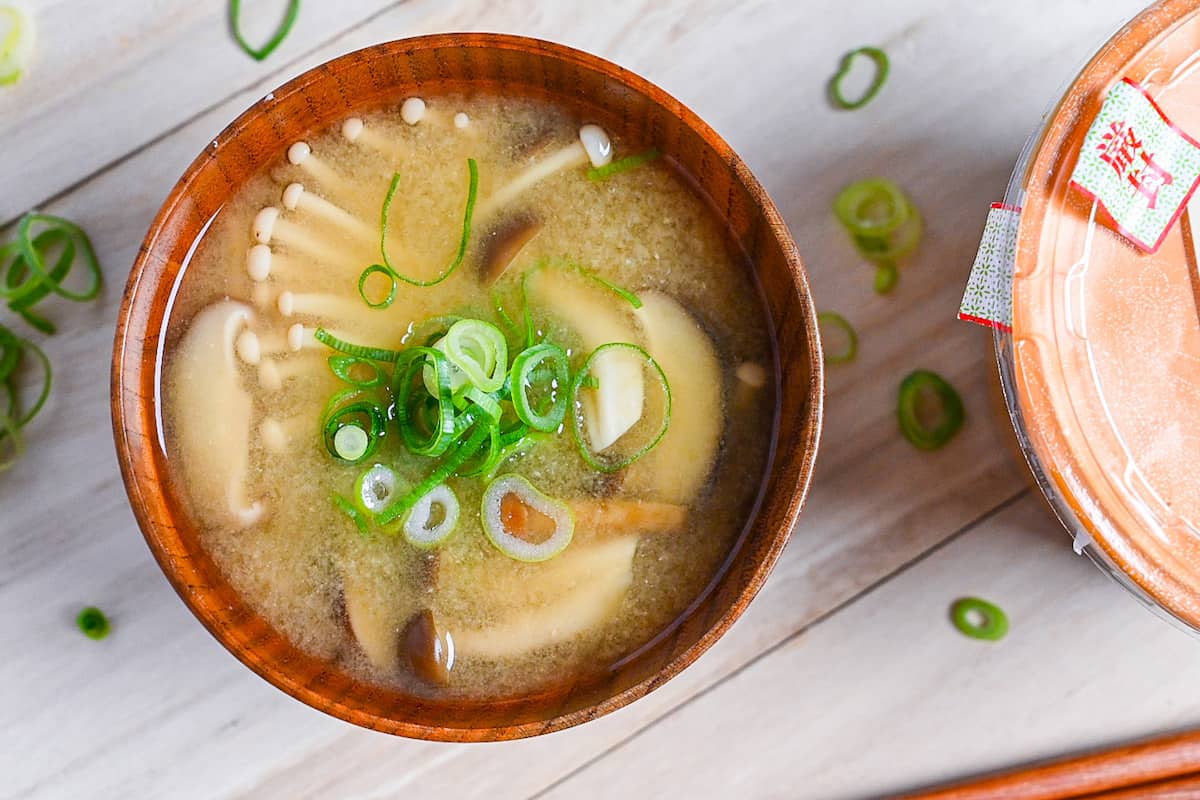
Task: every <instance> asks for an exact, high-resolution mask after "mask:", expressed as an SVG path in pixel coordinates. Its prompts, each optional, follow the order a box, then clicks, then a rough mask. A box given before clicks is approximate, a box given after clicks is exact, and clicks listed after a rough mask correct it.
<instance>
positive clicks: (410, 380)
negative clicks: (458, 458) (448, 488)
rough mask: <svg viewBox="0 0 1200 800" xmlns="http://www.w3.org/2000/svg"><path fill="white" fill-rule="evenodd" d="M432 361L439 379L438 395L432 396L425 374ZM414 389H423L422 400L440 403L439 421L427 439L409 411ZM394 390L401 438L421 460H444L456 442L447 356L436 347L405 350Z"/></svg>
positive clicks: (398, 363) (397, 368)
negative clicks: (427, 397)
mask: <svg viewBox="0 0 1200 800" xmlns="http://www.w3.org/2000/svg"><path fill="white" fill-rule="evenodd" d="M430 361H432V364H433V368H434V374H435V375H436V376H437V389H438V391H437V394H436V395H430V394H429V391H428V389H426V388H425V378H424V372H425V367H426V366H427V365H429V363H430ZM414 385H417V386H420V387H421V388H420V391H419V393H418V397H420V396H421V395H425V396H432V397H433V399H434V400H435V401H436V402H437V418H436V420H435V421H434V423H433V425H432V426H431V430H430V431H429V434H428V436H426V437H424V438H422V437H421V435H420V432H419V431H418V430H417V429H416V426H415V424H414V418H413V416H412V411H411V410H410V409H409V399H410V398H411V397H412V395H413V386H414ZM393 390H394V394H395V397H396V406H395V407H396V422H397V424H398V425H399V426H400V436H401V438H403V439H404V444H405V446H406V447H408V449H409V451H410V452H411V453H413V454H414V455H420V456H440V455H442V454H443V453H445V452H446V451H447V450H448V449H450V445H451V444H453V443H454V440H455V438H456V437H455V427H454V397H453V394H452V393H451V390H450V362H449V361H448V360H447V359H446V355H445V353H443V352H442V351H441V350H438V349H436V348H433V347H410V348H409V349H407V350H405V351H404V352H403V354H402V357H401V360H400V361H399V362H397V364H396V373H395V379H394V384H393Z"/></svg>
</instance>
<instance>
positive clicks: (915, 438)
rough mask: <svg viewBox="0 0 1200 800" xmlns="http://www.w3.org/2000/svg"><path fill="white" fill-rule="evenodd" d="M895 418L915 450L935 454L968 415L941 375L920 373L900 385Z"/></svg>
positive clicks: (959, 399) (910, 376)
mask: <svg viewBox="0 0 1200 800" xmlns="http://www.w3.org/2000/svg"><path fill="white" fill-rule="evenodd" d="M896 416H897V418H898V419H899V421H900V431H901V432H902V433H903V434H904V438H906V439H908V441H909V442H911V443H912V445H913V447H916V448H918V449H920V450H936V449H938V448H939V447H942V446H943V445H945V444H946V442H948V441H950V440H951V439H952V438H954V434H956V433H958V431H959V429H960V428H961V427H962V424H963V419H964V418H965V416H966V412H965V411H964V410H963V402H962V398H961V397H959V394H958V392H956V391H955V390H954V387H953V386H951V385H950V384H949V383H947V382H946V381H945V379H943V378H942V376H941V375H938V374H937V373H936V372H930V371H929V370H917V371H916V372H913V373H912V374H910V375H909V376H908V377H906V378H905V379H904V381H903V382H902V383H901V384H900V396H899V401H898V402H897V405H896Z"/></svg>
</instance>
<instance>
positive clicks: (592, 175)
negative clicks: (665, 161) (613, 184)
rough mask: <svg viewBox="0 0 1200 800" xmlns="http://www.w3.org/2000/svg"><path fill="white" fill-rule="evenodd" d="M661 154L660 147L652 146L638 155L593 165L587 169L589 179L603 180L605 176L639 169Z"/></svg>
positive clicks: (608, 176)
mask: <svg viewBox="0 0 1200 800" xmlns="http://www.w3.org/2000/svg"><path fill="white" fill-rule="evenodd" d="M659 155H660V154H659V152H658V149H657V148H654V147H651V148H650V149H649V150H646V151H644V152H641V153H638V154H636V155H632V156H625V157H624V158H618V159H617V160H616V161H611V162H609V163H608V164H605V165H604V166H603V167H592V168H591V169H589V170H588V171H587V176H588V180H591V181H602V180H604V179H605V178H611V177H612V176H613V175H619V174H620V173H622V172H628V171H629V170H631V169H637V168H638V167H640V166H642V165H643V164H648V163H650V162H651V161H653V160H654V159H656V158H658V156H659Z"/></svg>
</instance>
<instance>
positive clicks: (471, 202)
mask: <svg viewBox="0 0 1200 800" xmlns="http://www.w3.org/2000/svg"><path fill="white" fill-rule="evenodd" d="M467 172H468V173H469V175H470V178H469V182H468V184H467V203H466V208H465V210H464V211H463V224H462V237H461V238H460V239H459V241H458V253H457V254H456V255H455V256H454V260H453V261H452V262H450V266H448V267H446V269H445V270H443V271H442V273H441V274H440V275H438V276H437V277H436V278H432V279H430V280H427V281H423V280H420V279H419V278H410V277H408V276H407V275H401V274H400V272H399V271H397V269H396V266H395V265H394V264H393V263H392V262H391V259H389V258H388V253H387V234H388V218H389V217H390V216H391V211H392V200H393V199H394V198H395V196H396V190H397V189H399V188H400V173H399V172H396V173H394V174H393V175H392V182H391V184H390V185H389V186H388V192H387V196H386V197H384V199H383V208H382V210H381V211H380V213H379V228H380V234H379V249H380V252H381V253H382V255H383V264H382V265H379V264H376V265H374V266H371V267H368V268H367V270H368V271H370V270H376V271H379V270H377V269H376V268H380V267H381V269H382V270H383V271H384V272H385V274H387V275H388V276H389V277H390V278H391V280H392V284H393V285H392V291H391V294H390V295H389V299H388V301H387V305H391V301H392V299H394V298H395V294H396V289H395V283H396V282H397V281H403V282H404V283H407V284H411V285H413V286H436V285H437V284H439V283H441V282H442V281H444V280H446V278H449V277H450V275H451V274H452V273H453V272H454V271H455V270H456V269H458V267H459V265H460V264H462V262H463V258H464V257H465V256H466V254H467V242H468V241H469V240H470V238H471V217H472V215H474V213H475V196H476V194H477V192H478V191H479V167H478V166H477V165H476V163H475V159H473V158H468V159H467ZM366 275H367V272H363V277H362V278H360V279H359V282H358V283H359V292H360V293H361V292H362V287H363V282H364V280H365V277H366ZM377 307H382V306H377Z"/></svg>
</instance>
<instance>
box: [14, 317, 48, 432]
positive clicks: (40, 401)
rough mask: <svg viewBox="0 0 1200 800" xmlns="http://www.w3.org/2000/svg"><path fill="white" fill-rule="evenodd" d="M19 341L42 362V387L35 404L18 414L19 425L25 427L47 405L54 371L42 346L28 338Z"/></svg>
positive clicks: (17, 421)
mask: <svg viewBox="0 0 1200 800" xmlns="http://www.w3.org/2000/svg"><path fill="white" fill-rule="evenodd" d="M17 342H18V344H20V346H21V349H22V350H27V351H29V352H31V353H33V355H34V356H35V357H36V358H37V359H38V361H40V362H42V388H41V391H40V392H39V393H38V398H37V400H35V401H34V403H33V405H32V406H31V407H30V408H29V410H28V411H26V412H25V413H24V414H20V415H17V416H16V423H17V427H18V428H24V427H25V426H26V425H28V424H29V423H30V422H32V421H33V418H34V417H36V416H37V415H38V413H39V412H40V411H41V410H42V407H43V406H45V405H46V398H48V397H49V396H50V388H51V385H52V383H53V373H52V372H51V370H50V359H48V358H46V354H45V353H44V352H43V351H42V348H40V347H38V346H37V345H36V344H34V343H33V342H31V341H29V340H28V339H17Z"/></svg>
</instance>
